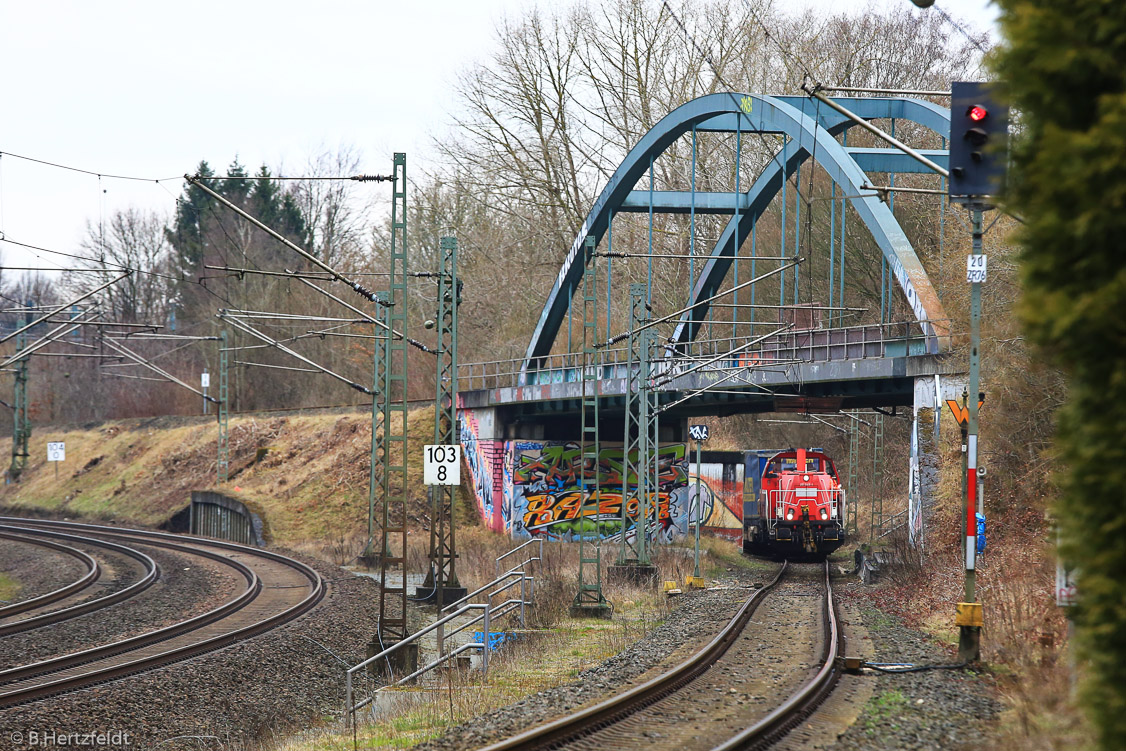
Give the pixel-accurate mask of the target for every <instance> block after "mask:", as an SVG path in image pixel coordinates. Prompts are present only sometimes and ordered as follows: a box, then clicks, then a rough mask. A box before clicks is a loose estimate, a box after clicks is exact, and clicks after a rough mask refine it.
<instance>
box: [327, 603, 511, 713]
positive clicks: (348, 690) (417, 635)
mask: <svg viewBox="0 0 1126 751" xmlns="http://www.w3.org/2000/svg"><path fill="white" fill-rule="evenodd" d="M482 608H483V609H484V610H485V613H486V614H488V612H489V603H488V602H485V603H482V604H479V605H475V604H470V605H466V606H464V607H462V608H460V609H458V610H457V611H456V612H454V613H450V614H449V615H447V616H446V617H445V618H439V619H438V620H437V621H435V622H434V623H432V624H430V625H429V626H427V627H426V628H424V629H422V630H420V631H416V632H414V633H413V634H411V635H410V636H408V637H407V638H405V639H403V640H402V641H400V642H397V643H395V644H392V645H391V646H390V647H387V649H384V650H383V651H382V652H380V653H378V654H376V655H372V656H371V657H369V658H367V659H366V660H364V661H363V662H361V663H359V664H358V665H353V666H352V667H350V668H348V670H347V671H345V684H344V685H345V689H344V692H345V695H346V697H347V712H346V718H345V723H346V724H350V723H351V722H352V721H353V715H354V714H355V712H356V710H357V709H360V708H362V707H363V706H365V705H366V704H367V703H368V702H364V703H363V704H360V705H358V706H353V704H352V675H353V674H354V673H355V672H356V671H357V670H361V669H363V668H366V667H367V666H368V665H371V664H372V663H374V662H376V661H377V660H383V659H386V658H387V657H388V655H390V654H391V653H392V652H395V651H397V650H399V649H401V648H402V647H405V646H406V645H408V644H411V643H413V642H416V641H418V640H419V639H421V638H422V637H423V636H425V635H426V634H428V633H430V632H431V631H434V630H437V629H439V628H441V627H442V626H444V625H445V624H447V623H449V622H450V621H452V620H453V619H454V618H457V617H458V616H461V615H464V614H465V613H468V612H469V611H470V610H481V609H482ZM488 622H489V619H488V616H487V615H486V618H485V623H486V624H487V623H488ZM487 640H488V637H486V642H487ZM485 654H486V655H487V654H488V650H486V651H485ZM482 666H483V669H484V670H485V671H486V672H487V671H488V657H485V658H484V660H483V662H482Z"/></svg>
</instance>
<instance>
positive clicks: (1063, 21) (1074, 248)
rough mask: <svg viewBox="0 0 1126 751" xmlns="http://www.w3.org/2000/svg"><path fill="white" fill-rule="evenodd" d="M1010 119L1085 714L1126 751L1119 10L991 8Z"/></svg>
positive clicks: (1073, 0) (1122, 12)
mask: <svg viewBox="0 0 1126 751" xmlns="http://www.w3.org/2000/svg"><path fill="white" fill-rule="evenodd" d="M999 4H1000V6H1001V8H1002V9H1003V15H1002V26H1003V28H1004V31H1005V34H1006V36H1007V38H1008V44H1007V47H1006V48H1005V49H1004V50H1003V51H1002V53H1001V55H1000V56H999V59H998V65H997V67H998V70H999V73H1000V74H1001V78H1003V79H1004V80H1006V81H1007V82H1008V84H1009V87H1010V90H1011V94H1012V99H1013V104H1014V105H1015V107H1016V108H1018V110H1019V112H1020V122H1021V125H1022V129H1023V130H1022V132H1021V133H1020V134H1019V138H1017V139H1016V141H1015V145H1014V157H1013V158H1014V162H1013V174H1012V176H1011V181H1010V193H1011V195H1010V197H1009V202H1010V206H1011V207H1012V208H1013V209H1014V210H1015V211H1016V212H1017V213H1019V214H1020V215H1022V216H1023V217H1024V219H1025V220H1026V222H1027V223H1026V225H1025V226H1024V228H1023V231H1022V243H1023V269H1022V274H1023V277H1024V284H1025V297H1024V300H1023V311H1022V312H1023V317H1024V320H1025V325H1026V328H1027V330H1028V332H1029V335H1030V336H1031V337H1032V338H1034V339H1035V340H1036V341H1037V342H1038V343H1039V344H1040V345H1041V346H1042V348H1043V351H1044V352H1046V353H1047V354H1048V355H1049V356H1050V357H1051V358H1052V359H1054V360H1055V361H1056V362H1057V363H1058V364H1059V365H1060V366H1061V367H1062V368H1063V369H1064V370H1065V371H1066V372H1067V373H1068V375H1069V379H1070V389H1069V394H1068V401H1067V403H1066V405H1065V406H1064V407H1063V409H1062V410H1061V411H1060V413H1059V415H1058V434H1057V445H1058V458H1059V460H1060V462H1061V467H1060V471H1059V485H1060V491H1061V493H1060V498H1059V501H1058V504H1057V508H1056V514H1057V517H1058V519H1059V522H1060V527H1061V538H1062V541H1063V545H1062V549H1061V554H1062V555H1063V556H1064V558H1065V559H1066V560H1068V561H1070V562H1071V563H1073V564H1075V565H1077V566H1078V567H1079V572H1080V574H1079V583H1078V584H1079V598H1080V605H1079V607H1078V608H1077V609H1076V611H1077V612H1076V613H1075V617H1076V622H1077V631H1076V646H1077V647H1078V650H1079V654H1080V656H1081V657H1082V658H1083V659H1084V662H1085V664H1086V666H1087V670H1086V671H1085V679H1084V683H1083V688H1082V701H1081V704H1082V706H1083V707H1084V708H1085V709H1086V711H1087V712H1088V713H1089V715H1090V717H1091V718H1092V720H1093V721H1094V723H1095V726H1096V728H1097V732H1098V736H1099V741H1098V742H1099V747H1100V748H1102V749H1106V751H1111V749H1116V750H1117V749H1122V748H1126V542H1124V538H1126V504H1124V503H1123V489H1124V488H1126V440H1124V438H1123V431H1124V429H1126V323H1124V322H1123V321H1124V320H1126V319H1124V318H1123V315H1122V311H1123V309H1124V308H1126V253H1123V250H1122V238H1123V237H1126V65H1124V62H1123V61H1126V6H1124V5H1123V4H1122V3H1121V2H1120V0H999Z"/></svg>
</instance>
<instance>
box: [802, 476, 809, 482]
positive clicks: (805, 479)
mask: <svg viewBox="0 0 1126 751" xmlns="http://www.w3.org/2000/svg"><path fill="white" fill-rule="evenodd" d="M801 479H802V480H803V481H804V482H809V475H802V476H801Z"/></svg>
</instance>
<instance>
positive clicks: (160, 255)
mask: <svg viewBox="0 0 1126 751" xmlns="http://www.w3.org/2000/svg"><path fill="white" fill-rule="evenodd" d="M166 221H167V220H166V218H165V217H162V216H161V215H160V214H158V213H156V212H150V211H144V210H142V209H138V208H135V207H130V208H127V209H123V210H121V211H115V212H114V213H113V214H112V215H111V216H110V218H109V221H108V222H107V223H106V224H104V225H102V224H98V225H95V224H93V223H91V222H87V223H86V237H85V238H84V239H83V240H82V242H81V247H82V250H83V251H84V252H85V254H86V255H88V256H92V257H93V258H96V259H97V260H96V261H83V262H80V263H81V264H83V265H85V266H87V267H88V268H89V271H88V272H72V273H68V274H65V275H64V277H63V281H62V284H63V286H64V287H65V288H66V289H67V291H68V292H70V291H74V292H82V291H85V290H88V289H92V288H94V287H97V286H99V285H101V284H104V283H105V282H107V281H109V280H110V279H113V278H115V277H118V276H120V275H121V271H122V270H123V269H131V270H132V271H133V272H134V273H133V274H131V275H130V276H129V277H127V278H126V279H123V280H122V281H120V282H118V283H117V284H114V285H113V286H111V287H108V288H107V289H106V290H105V292H103V293H102V294H101V296H100V299H101V300H103V301H104V304H105V306H106V308H107V310H106V314H107V316H109V317H110V318H111V319H112V320H117V321H124V322H130V323H132V322H144V323H156V324H162V323H163V322H164V321H165V320H166V319H167V317H168V311H169V309H170V304H171V299H170V298H171V295H172V291H173V290H172V286H171V285H170V284H169V279H170V278H171V277H170V276H169V270H170V250H171V249H170V247H169V245H168V242H167V240H166V238H165V232H164V227H165V224H166Z"/></svg>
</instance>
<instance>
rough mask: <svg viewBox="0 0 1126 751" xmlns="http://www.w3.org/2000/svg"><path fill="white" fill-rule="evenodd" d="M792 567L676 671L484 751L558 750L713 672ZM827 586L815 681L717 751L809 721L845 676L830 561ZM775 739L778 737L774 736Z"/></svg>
mask: <svg viewBox="0 0 1126 751" xmlns="http://www.w3.org/2000/svg"><path fill="white" fill-rule="evenodd" d="M787 567H788V564H783V566H782V568H781V570H780V571H779V572H778V575H777V576H776V577H775V578H774V580H773V581H771V582H770V583H769V584H767V585H766V586H765V587H763V588H761V589H759V590H756V591H755V593H754V594H753V595H751V597H750V598H748V599H747V601H746V602H745V603H744V604H743V606H742V607H741V608H740V609H739V612H738V613H736V614H735V616H734V617H733V618H732V619H731V621H729V622H728V624H727V625H726V626H725V627H724V628H723V630H722V631H720V633H719V634H717V635H716V636H715V638H713V639H712V640H711V642H709V643H708V644H707V645H706V646H705V647H704V648H703V649H701V650H700V651H699V652H697V653H696V654H694V655H692V656H691V657H689V658H688V659H687V660H685V661H684V662H682V663H680V664H679V665H677V666H675V667H674V668H672V669H671V670H669V671H667V672H665V673H663V674H661V675H659V676H657V677H655V678H652V679H650V680H648V681H646V682H645V683H642V684H641V685H638V686H635V687H633V688H631V689H629V690H627V691H624V692H622V693H620V694H618V695H616V696H613V697H610V698H609V699H606V700H604V701H602V702H599V703H597V704H594V705H591V706H589V707H586V708H585V709H581V710H579V711H578V712H575V713H574V714H570V715H567V716H564V717H561V718H559V719H557V720H554V721H552V722H549V723H546V724H544V725H541V726H539V727H535V728H531V729H529V730H525V731H523V732H521V733H518V734H517V735H515V736H512V737H511V738H508V739H505V740H503V741H500V742H498V743H494V744H492V745H490V746H487V747H486V748H485V749H482V751H514V750H515V749H533V748H557V747H559V746H562V745H563V744H565V743H569V742H571V741H573V740H575V739H577V738H580V737H583V736H584V735H586V734H588V733H591V732H594V731H596V730H600V729H602V728H605V727H607V726H608V725H610V724H613V723H616V722H618V721H620V720H622V719H624V718H625V717H627V716H628V715H630V714H632V713H634V712H636V711H638V710H640V709H643V708H645V707H647V706H650V705H652V704H653V703H655V702H657V701H659V700H660V699H662V698H664V697H665V696H668V695H669V694H671V693H673V692H674V691H677V690H679V689H680V688H681V687H682V686H685V685H687V684H688V683H689V682H691V681H692V680H694V679H695V678H697V677H698V676H700V675H703V674H704V673H705V672H706V671H707V670H709V669H710V668H711V667H712V666H713V665H714V664H715V662H716V661H717V660H718V659H719V658H720V657H722V656H723V654H724V653H725V652H726V651H727V650H728V649H729V648H730V647H731V645H732V644H734V642H735V641H736V639H737V638H738V636H739V634H740V632H741V631H742V630H743V629H744V628H745V627H746V625H747V623H748V622H750V619H751V617H752V615H753V614H754V611H755V609H756V608H757V607H758V605H759V603H760V602H761V601H762V599H763V598H764V597H765V594H766V593H767V592H768V591H770V590H771V589H772V588H774V587H775V586H776V585H777V584H778V582H779V581H780V580H781V579H782V576H783V574H784V573H785V572H786V570H787ZM824 577H825V579H824V580H825V587H826V597H825V615H826V618H825V623H826V624H827V628H826V632H827V633H826V638H825V650H824V651H823V653H822V654H823V663H822V665H821V667H820V669H819V670H818V672H817V674H816V675H815V676H814V678H813V679H812V680H811V681H809V682H808V683H806V684H805V685H804V686H802V688H801V689H799V690H798V691H797V692H796V693H794V694H793V695H792V696H790V697H789V698H787V699H786V701H784V702H783V703H782V705H781V706H780V707H778V708H777V709H775V710H774V711H772V712H770V713H769V714H768V715H767V716H766V717H765V718H763V719H762V720H761V721H759V722H757V723H755V724H754V725H752V726H751V727H749V728H747V729H746V730H744V731H741V732H740V733H738V734H737V735H736V736H734V737H733V738H731V739H729V740H728V741H726V742H725V743H723V744H721V745H720V746H718V747H716V749H715V750H714V751H735V749H747V748H750V747H757V745H756V744H759V743H761V742H762V741H763V739H764V738H765V737H766V736H768V735H769V734H773V733H779V732H784V731H785V730H787V729H789V728H792V727H794V726H795V725H796V724H797V723H799V722H801V721H803V720H804V718H805V717H807V716H808V714H809V713H810V712H812V711H813V709H815V708H816V707H817V705H818V704H819V703H820V702H821V701H822V700H823V699H824V697H825V696H826V695H827V694H828V692H829V691H831V690H832V688H833V686H834V685H835V682H836V679H837V678H838V677H839V670H838V667H837V657H838V655H839V651H840V631H839V628H838V625H837V620H836V613H835V608H834V604H833V592H832V587H831V583H830V580H829V566H828V563H826V564H825V566H824ZM772 737H775V736H772Z"/></svg>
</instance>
